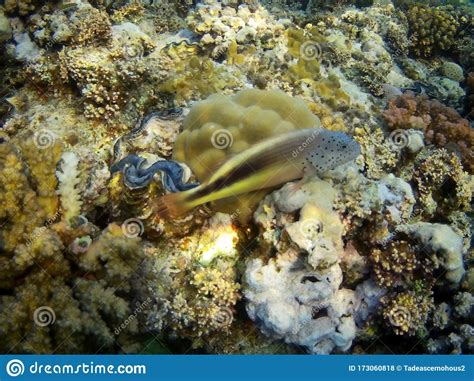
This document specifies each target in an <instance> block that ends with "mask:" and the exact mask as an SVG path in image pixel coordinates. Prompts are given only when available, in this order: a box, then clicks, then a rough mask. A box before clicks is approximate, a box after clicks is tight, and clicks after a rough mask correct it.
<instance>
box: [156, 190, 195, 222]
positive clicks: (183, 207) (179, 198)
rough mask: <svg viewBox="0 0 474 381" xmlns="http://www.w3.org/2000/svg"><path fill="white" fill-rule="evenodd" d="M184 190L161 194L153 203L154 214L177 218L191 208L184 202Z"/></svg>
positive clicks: (191, 206)
mask: <svg viewBox="0 0 474 381" xmlns="http://www.w3.org/2000/svg"><path fill="white" fill-rule="evenodd" d="M185 193H186V192H180V193H171V194H166V195H164V196H161V197H160V198H158V200H156V202H155V205H154V212H155V214H156V215H157V216H158V217H160V218H163V219H172V218H177V217H180V216H182V215H183V214H185V213H186V212H188V211H189V210H191V209H192V208H193V205H190V204H189V203H188V202H186V199H187V197H186V196H187V195H186V194H185Z"/></svg>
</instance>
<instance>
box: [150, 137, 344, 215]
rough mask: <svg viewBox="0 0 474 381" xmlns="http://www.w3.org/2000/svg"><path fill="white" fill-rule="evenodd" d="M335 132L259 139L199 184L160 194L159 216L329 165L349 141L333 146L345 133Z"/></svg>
mask: <svg viewBox="0 0 474 381" xmlns="http://www.w3.org/2000/svg"><path fill="white" fill-rule="evenodd" d="M334 134H341V133H335V132H332V131H327V130H324V129H320V128H318V129H316V128H310V129H301V130H296V131H292V132H289V133H286V134H283V135H279V136H276V137H273V138H269V139H267V140H264V141H261V142H259V143H257V144H255V145H254V146H252V147H251V148H249V149H247V150H244V151H242V152H240V153H239V154H237V155H235V156H233V157H231V158H230V159H228V160H227V161H226V162H224V164H223V165H222V166H220V167H219V168H218V169H217V170H216V172H215V173H214V174H212V175H211V176H210V177H209V178H207V179H206V181H204V182H203V183H202V184H201V185H200V186H198V187H196V188H194V189H191V190H189V191H186V192H181V193H176V194H170V195H166V196H163V197H161V198H160V199H159V200H158V203H157V208H156V211H157V213H158V215H159V216H161V217H177V216H179V215H181V214H184V213H185V212H187V211H188V210H190V209H192V208H194V207H196V206H198V205H201V204H204V203H207V202H210V201H215V200H219V199H223V198H227V197H231V196H238V195H240V194H243V193H248V192H251V191H256V190H260V189H265V188H270V187H274V186H277V185H281V184H284V183H287V182H289V181H293V180H297V179H300V178H302V177H303V176H304V174H305V172H309V171H313V172H322V171H325V170H327V169H332V168H330V167H333V166H334V165H337V164H338V163H339V161H340V160H336V159H331V157H330V156H331V155H330V154H332V156H334V157H336V156H337V154H336V155H334V151H337V150H338V149H341V150H342V149H343V148H342V147H346V148H347V146H348V143H349V140H347V139H346V140H347V141H348V143H347V144H346V143H344V144H342V146H341V147H336V145H337V144H338V143H340V142H341V141H345V140H344V139H342V140H341V137H347V135H345V134H343V135H341V136H338V135H336V136H335V137H333V135H334ZM331 151H333V152H332V153H331ZM321 152H325V153H327V155H324V154H322V153H321ZM321 155H322V157H321Z"/></svg>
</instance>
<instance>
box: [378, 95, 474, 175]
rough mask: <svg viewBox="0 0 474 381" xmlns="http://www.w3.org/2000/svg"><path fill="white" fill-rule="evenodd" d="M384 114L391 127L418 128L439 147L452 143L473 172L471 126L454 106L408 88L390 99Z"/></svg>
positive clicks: (473, 131)
mask: <svg viewBox="0 0 474 381" xmlns="http://www.w3.org/2000/svg"><path fill="white" fill-rule="evenodd" d="M384 117H385V120H386V122H387V124H388V126H389V127H390V129H391V130H398V129H403V130H405V129H418V130H422V131H423V132H424V134H425V138H426V140H427V142H428V143H433V144H436V145H437V146H439V147H445V146H447V145H448V144H450V143H451V144H455V145H456V147H457V149H458V150H459V151H460V154H461V157H462V163H463V165H464V166H465V168H466V169H467V170H468V171H469V172H470V173H473V172H474V164H473V163H474V160H473V159H474V130H472V128H471V127H470V126H469V122H468V121H467V120H466V119H463V118H462V117H461V116H460V115H459V114H458V113H457V112H456V110H454V109H452V108H449V107H446V106H444V105H443V104H441V103H440V102H438V101H436V100H429V99H428V98H427V97H425V96H421V95H419V96H415V95H414V94H413V93H411V92H407V93H405V94H404V95H401V96H400V97H398V98H396V99H393V100H391V101H390V102H389V105H388V108H387V110H386V111H385V112H384Z"/></svg>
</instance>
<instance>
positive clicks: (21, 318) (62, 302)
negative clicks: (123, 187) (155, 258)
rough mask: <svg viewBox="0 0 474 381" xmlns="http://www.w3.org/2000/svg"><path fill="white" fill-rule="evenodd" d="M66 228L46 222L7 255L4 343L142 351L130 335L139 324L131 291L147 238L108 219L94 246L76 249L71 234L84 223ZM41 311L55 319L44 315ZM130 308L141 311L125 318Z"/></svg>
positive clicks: (4, 347) (0, 320)
mask: <svg viewBox="0 0 474 381" xmlns="http://www.w3.org/2000/svg"><path fill="white" fill-rule="evenodd" d="M63 228H64V227H61V226H60V224H56V225H52V226H51V227H49V228H45V229H39V230H38V233H37V234H35V236H34V238H33V239H32V240H31V242H30V243H28V244H21V245H19V246H17V247H16V248H15V250H14V252H13V253H9V254H8V255H5V254H2V255H0V262H1V265H2V269H8V271H2V273H1V274H0V282H1V285H2V289H3V292H2V295H1V296H0V306H1V309H0V311H1V312H0V332H1V333H2V341H1V343H0V351H1V352H3V353H5V352H9V351H14V352H17V353H25V352H26V353H72V352H78V351H79V352H86V353H90V352H109V351H114V352H116V351H118V350H124V351H126V352H128V351H136V350H137V349H138V345H137V344H136V340H132V339H131V337H132V335H133V334H135V333H137V332H138V328H139V325H138V324H137V323H138V318H136V316H134V315H132V314H133V313H134V309H133V307H132V303H131V302H130V300H132V296H131V293H130V291H131V287H132V284H133V285H134V287H136V286H137V282H136V280H134V281H133V283H132V276H133V275H134V272H135V270H136V269H137V268H138V266H139V265H140V264H142V260H143V258H144V255H143V254H144V252H143V247H142V245H141V241H140V239H139V238H127V237H125V236H124V234H123V232H122V229H121V228H120V227H119V226H117V225H109V227H108V229H106V230H105V231H104V232H103V233H102V234H101V235H100V236H99V237H98V238H96V239H95V240H94V242H93V243H92V245H91V246H90V247H89V248H88V249H87V247H86V248H83V250H79V251H77V250H71V249H68V248H67V247H66V244H65V241H67V240H68V239H66V237H68V236H69V235H71V234H72V235H73V236H74V235H75V234H78V233H80V232H81V229H77V230H76V231H75V232H73V231H72V230H69V231H64V230H63ZM96 229H97V228H94V229H89V230H90V231H94V230H96ZM55 230H57V231H55ZM69 238H71V237H69ZM136 288H138V287H136ZM5 291H7V292H5ZM148 303H151V300H148V302H147V305H148ZM140 305H141V306H142V307H141V310H142V309H143V308H144V307H143V304H140ZM145 307H146V306H145ZM38 311H39V312H41V311H43V313H45V312H46V313H47V314H48V316H47V317H48V319H49V320H48V321H47V322H45V321H43V320H41V319H40V317H39V315H38V314H39V312H38ZM130 316H134V318H133V319H131V320H126V319H128V318H129V317H130ZM125 321H127V324H126V325H124V324H123V323H124V322H125ZM46 323H48V324H46ZM122 326H123V328H122Z"/></svg>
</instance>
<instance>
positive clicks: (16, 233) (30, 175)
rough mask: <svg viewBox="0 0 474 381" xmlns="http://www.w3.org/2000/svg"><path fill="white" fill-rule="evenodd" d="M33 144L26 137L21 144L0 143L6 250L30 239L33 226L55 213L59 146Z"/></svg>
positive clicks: (0, 213)
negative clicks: (43, 146)
mask: <svg viewBox="0 0 474 381" xmlns="http://www.w3.org/2000/svg"><path fill="white" fill-rule="evenodd" d="M37 136H39V135H37ZM36 143H37V140H36V138H29V139H26V140H25V141H24V142H22V144H21V146H20V147H16V146H14V145H12V144H7V143H4V144H0V157H1V160H0V188H1V192H0V199H1V200H0V205H1V207H0V218H1V219H2V221H3V226H2V230H3V232H2V233H3V234H2V246H3V247H4V248H5V249H6V250H13V249H14V248H15V246H16V245H18V244H20V243H24V242H26V241H27V240H28V239H31V237H32V234H33V231H34V229H35V228H37V227H40V226H42V225H43V224H44V223H45V222H46V221H48V220H50V219H52V220H54V219H56V217H57V215H58V207H59V203H58V197H57V196H56V186H57V180H56V177H55V175H54V169H55V167H56V163H57V162H58V161H59V158H60V155H61V145H60V144H59V142H51V143H52V146H51V147H49V148H46V149H41V148H40V147H39V146H38V145H36Z"/></svg>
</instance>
